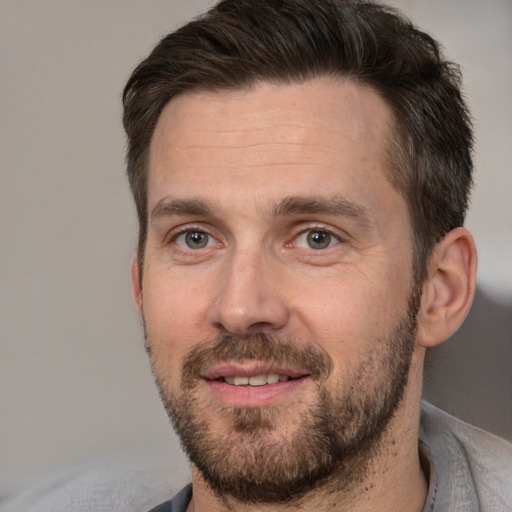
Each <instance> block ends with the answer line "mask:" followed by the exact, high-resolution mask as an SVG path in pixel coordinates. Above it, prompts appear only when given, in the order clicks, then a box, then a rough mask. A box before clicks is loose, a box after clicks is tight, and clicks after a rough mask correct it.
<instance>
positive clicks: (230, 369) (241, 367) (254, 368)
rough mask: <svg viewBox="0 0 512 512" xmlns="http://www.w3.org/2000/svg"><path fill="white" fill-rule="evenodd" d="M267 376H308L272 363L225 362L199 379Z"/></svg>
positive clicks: (208, 370) (293, 377) (213, 367)
mask: <svg viewBox="0 0 512 512" xmlns="http://www.w3.org/2000/svg"><path fill="white" fill-rule="evenodd" d="M269 374H277V375H286V376H287V377H290V378H292V379H296V378H299V377H305V376H307V375H308V373H307V372H304V371H301V370H300V369H294V368H286V367H284V366H280V365H276V364H272V363H262V362H258V361H247V362H245V363H236V362H225V363H220V364H215V365H213V366H211V367H210V368H208V369H207V370H206V371H205V372H203V373H202V374H201V377H202V378H204V379H206V380H215V379H220V378H222V377H254V376H256V375H269Z"/></svg>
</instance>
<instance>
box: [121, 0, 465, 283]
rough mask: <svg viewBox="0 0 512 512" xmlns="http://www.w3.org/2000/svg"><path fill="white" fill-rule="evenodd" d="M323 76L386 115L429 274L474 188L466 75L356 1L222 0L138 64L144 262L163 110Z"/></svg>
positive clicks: (387, 16) (137, 178) (394, 17)
mask: <svg viewBox="0 0 512 512" xmlns="http://www.w3.org/2000/svg"><path fill="white" fill-rule="evenodd" d="M320 76H330V77H342V78H345V79H348V80H351V81H353V82H355V83H358V84H365V85H368V86H370V87H371V88H373V90H375V91H376V92H377V93H378V94H379V95H380V97H381V98H382V99H383V100H384V101H385V102H386V104H387V105H388V106H389V107H390V109H391V111H392V114H393V130H392V133H391V134H390V140H389V148H388V151H389V159H390V161H389V166H388V169H387V176H388V179H389V181H390V182H391V183H392V184H393V186H394V187H395V188H396V189H397V190H398V191H399V192H400V193H401V194H402V196H403V197H404V199H405V200H406V202H407V205H408V209H409V215H410V220H411V228H412V232H413V237H414V268H415V274H416V278H417V279H418V280H419V281H421V280H422V279H423V278H424V277H425V271H426V263H427V260H428V257H429V256H430V254H431V251H432V249H433V247H434V246H435V244H436V243H438V242H439V241H440V240H441V239H442V238H443V237H444V236H445V235H446V234H447V233H448V232H449V231H450V230H452V229H454V228H455V227H457V226H462V225H463V222H464V217H465V212H466V208H467V205H468V195H469V192H470V188H471V185H472V178H471V172H472V160H471V149H472V131H471V126H470V118H469V114H468V111H467V108H466V106H465V104H464V101H463V98H462V95H461V90H460V74H459V70H458V67H457V66H456V65H455V64H453V63H450V62H447V61H446V60H444V59H443V57H442V54H441V53H440V48H439V45H438V43H437V42H436V41H434V40H433V39H432V38H431V37H430V36H429V35H427V34H425V33H424V32H421V31H420V30H418V29H417V28H416V27H415V26H414V25H413V24H412V23H411V22H410V21H409V20H408V19H406V18H404V17H403V16H402V15H401V14H400V13H398V12H397V11H395V10H393V9H391V8H389V7H386V6H382V5H379V4H374V3H371V2H359V1H352V0H326V1H322V2H309V1H307V0H284V1H283V0H267V1H262V2H252V1H250V0H224V1H221V2H220V3H219V4H218V5H216V6H215V7H214V8H212V9H211V11H209V12H208V13H206V14H205V15H204V16H201V17H199V18H198V19H196V20H194V21H192V22H191V23H189V24H187V25H185V26H183V27H182V28H181V29H179V30H177V31H176V32H174V33H172V34H169V35H168V36H167V37H165V38H164V39H162V41H160V43H159V44H158V45H157V46H156V48H155V49H154V50H153V52H152V53H151V55H150V56H149V57H148V58H147V59H146V60H144V61H143V62H142V63H141V64H140V65H139V66H138V67H137V69H136V70H135V71H134V73H133V74H132V76H131V78H130V79H129V81H128V83H127V85H126V88H125V91H124V95H123V102H124V117H123V121H124V127H125V130H126V132H127V135H128V155H127V164H128V165H127V168H128V177H129V180H130V185H131V189H132V192H133V195H134V198H135V203H136V206H137V213H138V219H139V243H138V256H139V260H140V262H141V261H142V259H143V257H144V246H145V241H146V230H147V215H148V212H147V176H148V155H149V145H150V142H151V138H152V135H153V132H154V129H155V126H156V124H157V122H158V119H159V117H160V114H161V112H162V110H163V108H164V107H165V105H167V103H168V102H169V101H171V100H172V99H173V98H174V97H176V96H178V95H180V94H183V93H186V92H192V91H215V90H230V89H231V90H233V89H243V88H247V87H250V86H251V85H252V84H254V83H256V82H258V81H268V82H272V83H283V84H286V83H293V82H302V81H305V80H307V79H311V78H314V77H320ZM140 268H142V265H140Z"/></svg>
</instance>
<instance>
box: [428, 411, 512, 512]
mask: <svg viewBox="0 0 512 512" xmlns="http://www.w3.org/2000/svg"><path fill="white" fill-rule="evenodd" d="M420 439H421V440H422V441H423V443H424V444H425V445H426V446H427V448H428V449H429V450H430V451H431V453H432V456H433V459H434V461H435V464H436V471H437V478H438V491H439V492H438V494H439V499H440V500H443V499H444V500H447V502H451V500H456V501H457V502H459V503H460V502H461V501H464V500H466V502H467V503H468V507H469V506H471V507H474V509H475V510H483V511H487V510H489V511H491V510H492V511H493V512H494V511H502V510H503V511H505V510H512V444H511V443H509V442H508V441H505V440H504V439H501V438H499V437H497V436H495V435H493V434H490V433H489V432H485V431H483V430H481V429H479V428H476V427H474V426H472V425H469V424H467V423H465V422H463V421H461V420H459V419H457V418H454V417H453V416H451V415H449V414H447V413H445V412H443V411H441V410H440V409H437V408H436V407H434V406H433V405H431V404H428V403H426V402H424V403H423V404H422V412H421V430H420ZM441 510H442V509H441ZM468 510H469V509H468ZM471 510H473V508H471Z"/></svg>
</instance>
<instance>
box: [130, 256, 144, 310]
mask: <svg viewBox="0 0 512 512" xmlns="http://www.w3.org/2000/svg"><path fill="white" fill-rule="evenodd" d="M130 271H131V277H132V297H133V302H134V303H135V308H136V309H137V313H138V314H139V317H140V318H142V282H141V274H140V270H139V262H138V259H137V255H134V256H133V258H132V262H131V265H130Z"/></svg>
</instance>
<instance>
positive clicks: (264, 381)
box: [201, 361, 309, 407]
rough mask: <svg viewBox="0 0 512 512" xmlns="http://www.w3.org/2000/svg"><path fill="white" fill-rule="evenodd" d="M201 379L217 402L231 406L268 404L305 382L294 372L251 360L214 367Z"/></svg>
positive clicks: (302, 374)
mask: <svg viewBox="0 0 512 512" xmlns="http://www.w3.org/2000/svg"><path fill="white" fill-rule="evenodd" d="M201 377H202V379H203V381H204V382H205V383H206V385H207V387H208V388H209V390H210V391H211V392H212V393H213V395H214V397H215V398H216V399H217V400H219V401H220V402H222V403H224V404H226V405H230V406H235V407H264V406H267V405H271V404H273V403H275V402H277V401H280V400H283V399H285V398H286V396H288V395H289V394H290V393H291V392H293V391H294V390H295V389H297V388H298V387H299V386H301V385H302V384H303V383H304V382H305V381H307V380H309V379H307V377H309V375H308V374H307V373H304V372H301V371H300V370H298V369H289V368H283V367H279V366H274V365H269V364H262V363H259V362H255V361H247V362H246V363H223V364H218V365H215V366H213V367H211V368H210V369H208V370H207V371H206V372H204V374H203V375H201Z"/></svg>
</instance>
